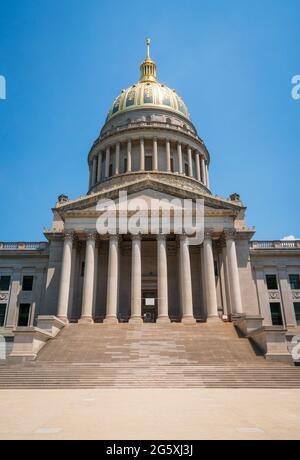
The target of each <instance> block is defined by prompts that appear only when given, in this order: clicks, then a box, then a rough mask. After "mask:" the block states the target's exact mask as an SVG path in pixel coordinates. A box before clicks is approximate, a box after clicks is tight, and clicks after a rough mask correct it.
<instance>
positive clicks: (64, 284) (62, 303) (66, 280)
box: [57, 233, 73, 322]
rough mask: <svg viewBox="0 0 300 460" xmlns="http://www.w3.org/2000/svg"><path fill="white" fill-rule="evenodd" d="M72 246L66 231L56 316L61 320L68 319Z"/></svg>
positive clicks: (71, 239)
mask: <svg viewBox="0 0 300 460" xmlns="http://www.w3.org/2000/svg"><path fill="white" fill-rule="evenodd" d="M72 247H73V234H71V233H68V234H66V235H65V241H64V249H63V257H62V265H61V276H60V287H59V295H58V306H57V316H58V317H59V318H60V319H62V320H63V321H66V322H67V321H68V307H69V295H70V281H71V270H72Z"/></svg>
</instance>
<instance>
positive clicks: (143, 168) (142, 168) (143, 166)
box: [140, 138, 145, 171]
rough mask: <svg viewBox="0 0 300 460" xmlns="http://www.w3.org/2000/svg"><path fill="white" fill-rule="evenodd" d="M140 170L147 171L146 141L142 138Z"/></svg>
mask: <svg viewBox="0 0 300 460" xmlns="http://www.w3.org/2000/svg"><path fill="white" fill-rule="evenodd" d="M140 170H141V171H145V141H144V139H143V138H142V139H140Z"/></svg>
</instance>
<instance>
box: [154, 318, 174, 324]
mask: <svg viewBox="0 0 300 460" xmlns="http://www.w3.org/2000/svg"><path fill="white" fill-rule="evenodd" d="M156 322H157V323H164V324H168V323H170V322H171V320H170V318H169V317H168V316H159V317H158V318H157V320H156Z"/></svg>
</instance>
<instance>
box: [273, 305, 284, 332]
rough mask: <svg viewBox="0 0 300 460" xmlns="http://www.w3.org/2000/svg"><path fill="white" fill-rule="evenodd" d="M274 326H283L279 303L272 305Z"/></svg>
mask: <svg viewBox="0 0 300 460" xmlns="http://www.w3.org/2000/svg"><path fill="white" fill-rule="evenodd" d="M270 309H271V316H272V324H273V326H282V324H283V322H282V315H281V308H280V303H279V302H274V303H270Z"/></svg>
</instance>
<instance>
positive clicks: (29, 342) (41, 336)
mask: <svg viewBox="0 0 300 460" xmlns="http://www.w3.org/2000/svg"><path fill="white" fill-rule="evenodd" d="M64 326H65V324H64V322H63V321H61V320H60V319H59V318H57V317H56V316H38V319H37V327H33V326H29V327H17V328H15V329H14V330H13V333H14V343H13V348H12V351H11V353H10V355H9V356H8V362H9V363H18V362H22V361H34V360H35V359H36V357H37V355H38V353H39V352H40V351H41V349H42V348H43V347H44V346H45V345H46V343H47V342H48V340H51V339H53V338H55V337H56V336H57V335H58V334H59V332H60V331H61V329H62V328H63V327H64Z"/></svg>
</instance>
